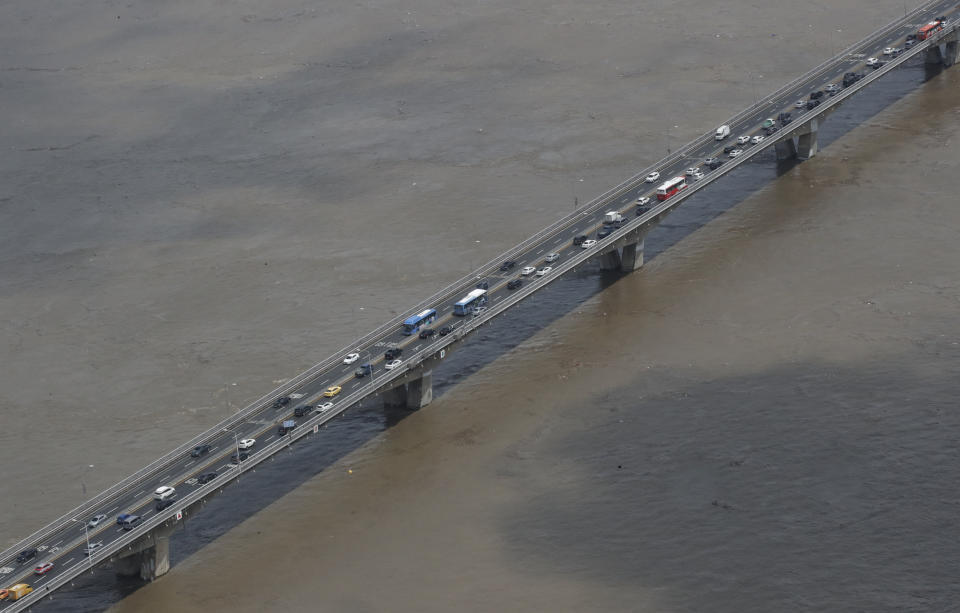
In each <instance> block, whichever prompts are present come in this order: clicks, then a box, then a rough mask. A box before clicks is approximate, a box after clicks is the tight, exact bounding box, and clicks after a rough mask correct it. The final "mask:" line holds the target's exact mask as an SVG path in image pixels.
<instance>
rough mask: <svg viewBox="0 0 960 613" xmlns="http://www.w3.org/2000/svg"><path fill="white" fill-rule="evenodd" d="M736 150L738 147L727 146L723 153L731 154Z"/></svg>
mask: <svg viewBox="0 0 960 613" xmlns="http://www.w3.org/2000/svg"><path fill="white" fill-rule="evenodd" d="M736 148H737V146H736V145H727V146H726V147H724V148H723V152H724V153H730V152H731V151H733V150H734V149H736Z"/></svg>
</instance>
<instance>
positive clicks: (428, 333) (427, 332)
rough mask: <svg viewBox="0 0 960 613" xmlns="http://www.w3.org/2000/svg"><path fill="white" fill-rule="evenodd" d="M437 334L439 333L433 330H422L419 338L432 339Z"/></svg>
mask: <svg viewBox="0 0 960 613" xmlns="http://www.w3.org/2000/svg"><path fill="white" fill-rule="evenodd" d="M436 333H437V331H436V330H434V329H433V328H427V329H426V330H420V334H419V335H418V336H419V337H420V338H430V337H431V336H433V335H434V334H436Z"/></svg>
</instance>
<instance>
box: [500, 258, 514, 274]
mask: <svg viewBox="0 0 960 613" xmlns="http://www.w3.org/2000/svg"><path fill="white" fill-rule="evenodd" d="M516 265H517V263H516V262H514V261H513V260H507V261H506V262H504V263H503V264H501V265H500V270H501V271H503V272H506V271H508V270H510V269H511V268H513V267H514V266H516Z"/></svg>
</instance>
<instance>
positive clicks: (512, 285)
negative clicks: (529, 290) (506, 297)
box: [507, 279, 523, 289]
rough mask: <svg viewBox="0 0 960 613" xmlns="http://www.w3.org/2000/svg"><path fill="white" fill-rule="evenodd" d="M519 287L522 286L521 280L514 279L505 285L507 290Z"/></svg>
mask: <svg viewBox="0 0 960 613" xmlns="http://www.w3.org/2000/svg"><path fill="white" fill-rule="evenodd" d="M521 285H523V279H514V280H513V281H510V282H508V283H507V289H517V288H518V287H520V286H521Z"/></svg>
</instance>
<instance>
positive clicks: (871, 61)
mask: <svg viewBox="0 0 960 613" xmlns="http://www.w3.org/2000/svg"><path fill="white" fill-rule="evenodd" d="M879 63H880V60H878V59H877V58H875V57H870V58H867V66H870V67H871V68H872V67H874V66H876V65H877V64H879Z"/></svg>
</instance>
